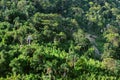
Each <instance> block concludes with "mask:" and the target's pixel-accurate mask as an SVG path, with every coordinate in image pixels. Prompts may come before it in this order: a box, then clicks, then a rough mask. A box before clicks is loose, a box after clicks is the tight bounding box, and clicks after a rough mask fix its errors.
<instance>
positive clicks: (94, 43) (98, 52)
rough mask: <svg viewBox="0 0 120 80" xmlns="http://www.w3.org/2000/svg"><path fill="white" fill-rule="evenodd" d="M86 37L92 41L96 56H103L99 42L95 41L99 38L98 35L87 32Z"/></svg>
mask: <svg viewBox="0 0 120 80" xmlns="http://www.w3.org/2000/svg"><path fill="white" fill-rule="evenodd" d="M85 37H86V38H87V39H88V40H89V41H90V43H91V44H92V46H93V48H94V50H95V56H97V57H99V56H101V53H100V51H99V49H98V48H97V43H96V41H95V39H96V38H97V36H96V35H92V34H89V33H86V35H85Z"/></svg>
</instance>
